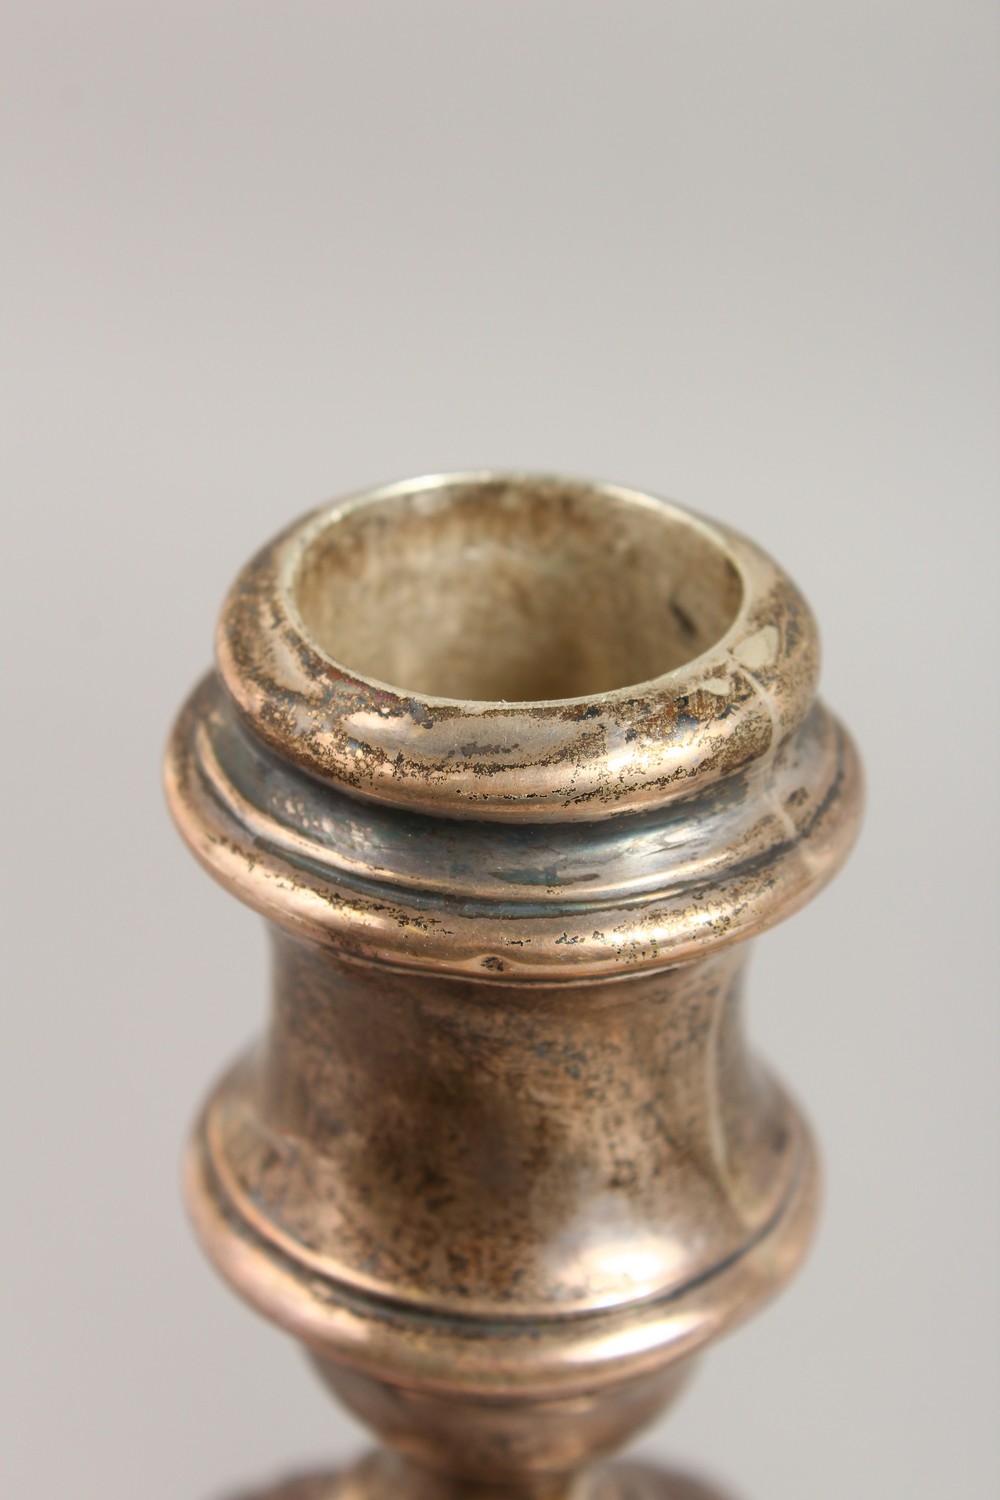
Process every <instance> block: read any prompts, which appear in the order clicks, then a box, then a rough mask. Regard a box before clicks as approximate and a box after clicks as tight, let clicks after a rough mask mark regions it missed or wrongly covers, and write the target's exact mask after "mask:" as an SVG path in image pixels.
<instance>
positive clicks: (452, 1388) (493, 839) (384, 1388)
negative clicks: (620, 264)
mask: <svg viewBox="0 0 1000 1500" xmlns="http://www.w3.org/2000/svg"><path fill="white" fill-rule="evenodd" d="M817 667H818V649H817V634H816V627H815V623H814V621H813V617H812V615H811V613H810V611H809V608H808V606H807V605H806V603H805V601H804V600H803V598H802V596H801V595H800V594H799V592H798V590H797V589H796V588H795V586H794V585H793V584H792V582H791V581H790V579H789V578H788V577H787V576H786V575H785V573H783V572H782V570H781V569H780V568H779V567H777V566H776V565H775V564H774V563H773V562H772V561H771V559H770V558H769V557H767V556H766V555H765V554H764V553H763V552H761V551H760V549H759V548H757V547H756V546H754V545H753V544H752V543H751V542H749V541H747V540H746V539H745V538H743V537H742V536H740V535H738V534H737V533H735V532H733V531H731V530H729V529H728V528H727V527H724V526H720V525H716V524H714V523H710V522H708V521H705V520H702V519H701V518H699V517H697V516H694V515H692V514H691V513H689V512H687V511H685V510H682V509H680V508H679V507H677V506H675V505H672V504H668V503H666V502H664V501H660V500H657V499H654V498H652V497H650V496H647V495H643V494H637V493H634V492H632V491H629V490H626V489H621V488H617V487H615V486H610V485H600V484H588V483H581V482H577V481H570V480H563V479H555V478H542V477H535V476H530V475H523V474H492V473H482V474H465V475H453V476H444V477H441V476H437V477H433V478H429V479H420V480H415V481H412V482H408V483H403V484H399V485H395V486H392V487H390V488H387V489H383V490H379V491H375V492H372V493H369V494H365V495H361V496H358V497H355V498H352V499H350V500H347V501H344V502H343V503H340V504H336V505H333V506H330V507H327V508H326V509H323V510H321V511H319V512H317V513H315V514H313V515H311V516H308V517H307V518H306V519H304V520H302V521H299V522H297V523H296V524H294V525H293V526H291V527H290V528H289V529H288V530H287V531H285V532H284V533H283V535H281V536H280V537H279V538H278V539H277V540H276V541H275V542H272V543H271V544H270V545H269V546H267V547H265V548H264V550H263V551H262V552H260V553H259V554H258V555H257V556H256V557H255V558H254V560H253V561H252V562H251V563H250V564H249V565H248V566H247V567H246V568H245V569H244V571H243V572H242V574H241V575H240V576H239V578H238V579H237V581H236V584H235V586H234V587H233V589H232V591H231V593H230V594H229V597H228V599H227V601H226V603H225V606H224V608H223V612H222V618H221V621H220V625H219V631H218V638H217V667H216V670H215V671H214V672H213V673H211V674H210V675H209V676H208V677H207V678H206V679H205V680H204V681H203V682H202V683H201V685H200V686H199V687H198V688H197V689H196V690H195V692H194V694H193V696H192V697H191V699H190V700H189V702H188V703H187V705H186V707H185V708H184V709H183V711H182V713H181V715H180V718H179V719H178V721H177V725H176V728H175V731H174V734H173V738H172V741H171V745H170V749H169V754H168V759H167V786H168V795H169V800H170V806H171V809H172V811H173V815H174V817H175V819H176V821H177V823H178V826H179V827H180V830H181V832H182V833H183V835H184V837H185V839H186V840H187V842H188V844H189V845H190V847H191V849H192V850H193V851H194V853H195V854H196V855H197V856H198V858H199V859H200V860H201V862H202V863H203V864H204V865H205V866H206V867H207V869H208V870H209V871H210V872H211V873H212V874H213V875H214V876H215V877H216V878H217V879H218V880H220V881H221V882H222V883H223V884H224V885H225V886H226V887H227V888H228V889H229V890H231V891H232V892H233V893H234V894H235V895H237V896H239V897H240V898H241V899H242V900H244V901H246V902H247V903H248V904H249V905H250V906H252V907H254V908H255V909H256V910H257V911H259V912H260V913H262V914H263V916H264V917H266V918H267V921H268V924H269V926H270V930H271V936H272V938H273V950H274V983H273V995H274V998H273V1011H272V1017H271V1023H270V1028H269V1031H268V1034H267V1036H266V1037H265V1038H264V1039H263V1041H262V1042H261V1043H260V1045H258V1046H257V1047H255V1048H254V1049H253V1051H252V1052H251V1053H250V1054H249V1056H247V1057H245V1058H243V1059H241V1060H240V1061H239V1062H238V1063H237V1064H236V1066H235V1067H234V1068H233V1069H232V1070H231V1071H230V1072H229V1073H228V1074H227V1076H226V1077H225V1078H224V1079H223V1081H222V1083H221V1084H220V1085H219V1086H218V1088H217V1089H216V1090H215V1092H214V1094H213V1095H212V1097H211V1098H210V1100H209V1102H208V1104H207V1106H206V1108H205V1111H204V1113H203V1115H202V1117H201V1120H200V1123H199V1124H198V1127H197V1130H196V1132H195V1135H194V1139H193V1142H192V1145H191V1150H190V1155H189V1160H188V1167H187V1195H188V1202H189V1205H190V1210H191V1213H192V1216H193V1219H194V1223H195V1226H196V1228H197V1232H198V1234H199V1236H200V1238H201V1241H202V1244H203V1245H204V1247H205V1249H206V1250H207V1252H208V1254H209V1256H210V1257H211V1258H212V1260H213V1261H214V1262H215V1264H216V1266H217V1267H218V1269H219V1270H220V1271H221V1273H222V1274H223V1276H224V1277H225V1278H226V1279H227V1280H228V1281H229V1282H230V1283H231V1284H232V1285H233V1286H234V1287H235V1288H236V1289H237V1291H239V1292H240V1293H241V1294H242V1295H243V1296H244V1297H245V1298H247V1300H248V1301H249V1302H251V1303H252V1304H253V1305H254V1306H255V1307H256V1308H257V1309H259V1311H261V1312H262V1313H264V1314H265V1315H266V1316H267V1317H270V1318H272V1319H274V1321H275V1322H277V1323H278V1324H280V1325H281V1326H282V1327H283V1328H285V1329H287V1330H288V1331H289V1332H290V1333H292V1334H294V1335H295V1336H296V1337H297V1338H299V1339H301V1340H302V1342H303V1343H304V1344H305V1346H306V1348H307V1349H308V1351H309V1355H310V1357H311V1359H312V1360H313V1362H314V1364H315V1366H316V1368H317V1370H318V1371H319V1373H320V1375H321V1377H322V1379H323V1380H324V1381H325V1382H326V1383H327V1385H328V1386H329V1387H330V1389H331V1390H332V1391H333V1392H334V1394H335V1395H336V1396H337V1397H339V1399H340V1400H341V1401H343V1402H344V1403H346V1405H347V1406H348V1407H349V1408H350V1409H351V1410H352V1411H353V1412H354V1413H355V1414H357V1415H358V1416H360V1417H361V1419H362V1420H363V1421H365V1422H366V1423H368V1424H369V1425H370V1426H371V1427H373V1428H374V1429H375V1431H376V1432H377V1433H378V1434H379V1436H380V1438H381V1439H382V1440H383V1442H384V1443H385V1444H386V1445H387V1446H386V1448H385V1449H382V1450H380V1452H379V1453H378V1454H376V1455H375V1456H374V1457H372V1458H370V1459H368V1460H366V1461H365V1462H364V1463H363V1464H362V1465H360V1466H359V1467H358V1468H356V1469H354V1470H351V1471H349V1472H347V1473H346V1474H344V1475H342V1476H341V1477H340V1478H339V1479H333V1478H331V1479H330V1480H329V1481H327V1482H321V1481H319V1480H314V1481H312V1482H311V1487H310V1488H309V1489H308V1493H309V1495H310V1500H317V1497H321V1500H334V1497H335V1500H390V1497H391V1500H459V1497H461V1500H465V1497H469V1496H478V1495H480V1494H481V1493H482V1494H487V1495H491V1496H500V1495H510V1496H518V1497H520V1496H525V1497H527V1496H532V1497H544V1500H556V1497H562V1496H565V1495H568V1494H570V1493H571V1494H572V1495H573V1496H574V1497H575V1496H578V1495H584V1494H585V1495H587V1496H588V1497H598V1496H599V1497H600V1500H610V1497H613V1496H623V1495H625V1494H628V1495H630V1496H636V1495H650V1496H653V1495H656V1496H658V1497H660V1500H663V1497H665V1496H667V1495H674V1496H680V1495H682V1494H683V1495H685V1496H687V1495H695V1494H703V1493H704V1492H703V1491H700V1490H698V1489H697V1487H694V1486H689V1487H688V1488H687V1489H685V1488H684V1487H683V1485H682V1484H681V1482H680V1481H679V1480H677V1481H673V1480H671V1479H670V1478H669V1476H666V1475H660V1474H656V1473H654V1472H653V1471H650V1470H640V1469H638V1468H636V1467H635V1466H627V1465H616V1464H607V1463H605V1462H604V1460H605V1459H606V1457H607V1456H608V1455H610V1454H612V1453H613V1452H614V1451H615V1450H617V1449H618V1448H619V1447H620V1446H621V1445H623V1444H624V1443H625V1442H626V1440H627V1439H629V1438H630V1437H631V1436H632V1434H633V1433H635V1432H636V1431H637V1430H638V1429H639V1428H641V1427H643V1426H644V1425H645V1424H646V1423H648V1422H649V1421H650V1420H651V1419H652V1418H653V1417H654V1416H655V1415H657V1413H659V1412H660V1411H661V1410H662V1409H663V1408H664V1407H665V1406H666V1405H667V1404H668V1403H669V1402H671V1401H672V1400H673V1399H674V1397H675V1396H676V1394H677V1393H678V1391H679V1390H680V1389H681V1387H682V1386H683V1385H684V1383H685V1381H686V1380H687V1378H688V1375H689V1373H690V1372H691V1369H692V1367H693V1364H694V1361H695V1357H696V1356H697V1355H698V1354H699V1352H700V1351H701V1349H702V1347H703V1346H704V1345H705V1344H706V1343H707V1342H708V1341H709V1340H710V1339H712V1338H714V1337H715V1336H716V1335H718V1334H720V1333H722V1332H723V1331H724V1330H725V1329H727V1328H728V1327H730V1325H732V1324H733V1323H735V1322H736V1321H737V1320H739V1319H741V1318H743V1317H746V1316H747V1314H749V1313H751V1312H753V1311H754V1309H755V1308H757V1307H758V1306H759V1305H760V1304H761V1303H762V1302H763V1301H764V1299H765V1298H767V1297H769V1296H770V1295H771V1294H772V1293H773V1292H775V1291H776V1290H777V1289H778V1288H779V1287H780V1286H781V1285H782V1283H783V1282H784V1281H785V1280H786V1279H787V1278H788V1277H789V1276H790V1275H791V1274H792V1272H793V1271H794V1270H795V1268H796V1266H797V1265H798V1263H799V1261H800V1260H801V1258H802V1255H803V1252H804V1251H805V1249H806V1246H807V1243H808V1241H809V1238H810V1234H811V1231H812V1227H813V1219H814V1214H815V1208H816V1168H815V1159H814V1152H813V1146H812V1143H811V1141H810V1136H809V1132H808V1129H807V1127H806V1125H805V1123H804V1121H803V1119H802V1116H801V1115H800V1113H799V1111H798V1109H797V1108H796V1106H795V1105H794V1104H793V1103H792V1101H791V1100H790V1099H789V1097H788V1096H787V1095H786V1093H785V1092H784V1090H783V1089H782V1087H781V1086H780V1084H779V1083H778V1082H777V1081H776V1080H775V1078H774V1077H773V1075H772V1074H771V1073H770V1072H769V1071H768V1069H767V1068H766V1067H765V1066H763V1064H761V1063H760V1062H759V1061H758V1060H757V1059H756V1058H755V1057H754V1056H753V1054H752V1053H751V1052H750V1051H748V1049H747V1047H746V1045H745V1043H744V1037H743V1023H742V1018H741V989H742V972H743V965H744V962H745V958H746V953H747V940H748V939H749V938H752V937H753V936H754V935H755V934H756V933H758V932H761V931H762V930H764V929H765V928H767V927H770V926H771V925H772V924H773V923H775V922H777V921H779V920H780V919H781V918H782V917H785V916H787V915H789V914H790V913H791V912H794V911H795V910H796V909H797V908H798V907H799V906H801V905H802V904H803V903H804V902H805V901H807V900H808V899H809V898H810V896H812V895H813V893H814V892H815V891H816V890H817V889H818V888H819V887H820V886H821V885H822V884H823V883H824V882H825V881H826V880H828V879H829V877H830V876H831V875H832V874H833V873H834V872H835V870H836V869H837V868H838V866H839V865H840V864H841V862H842V861H843V859H844V858H845V856H846V854H847V852H848V849H849V847H850V844H851V841H852V839H853V837H854V834H855V831H856V827H857V823H858V815H859V801H860V786H861V777H860V772H859V767H858V761H857V758H856V754H855V751H854V749H853V747H852V745H851V741H850V740H849V738H848V737H847V735H846V734H845V732H844V730H843V728H842V727H841V726H840V724H839V723H838V722H837V720H836V719H835V718H834V717H833V715H832V714H831V713H830V712H829V710H828V709H826V708H825V707H824V706H823V704H822V703H821V702H819V701H818V700H817V699H816V696H815V692H816V679H817ZM276 1493H277V1492H276ZM288 1493H292V1491H291V1490H289V1491H288ZM302 1493H306V1488H305V1487H302Z"/></svg>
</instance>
